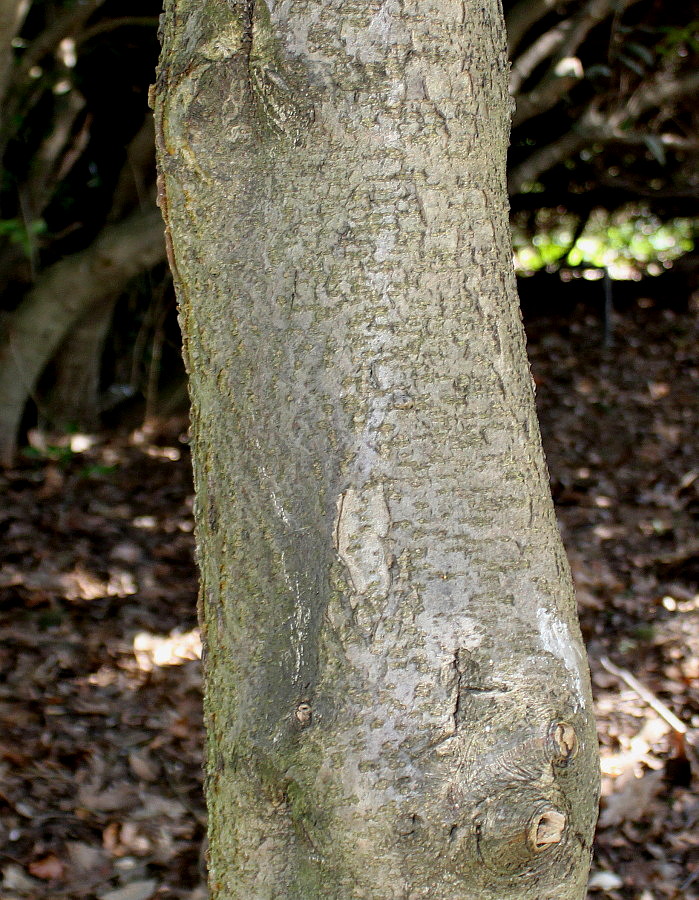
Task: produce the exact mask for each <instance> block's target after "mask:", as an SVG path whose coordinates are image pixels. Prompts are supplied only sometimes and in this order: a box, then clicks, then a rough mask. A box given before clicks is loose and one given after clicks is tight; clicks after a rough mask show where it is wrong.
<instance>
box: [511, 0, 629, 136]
mask: <svg viewBox="0 0 699 900" xmlns="http://www.w3.org/2000/svg"><path fill="white" fill-rule="evenodd" d="M638 2H639V0H621V5H620V4H619V3H618V2H616V0H589V2H588V3H587V4H586V6H585V7H584V8H583V9H582V10H580V12H579V13H578V14H577V15H576V16H574V17H573V18H571V19H570V20H568V21H567V22H563V23H561V25H560V26H557V27H560V29H561V31H562V36H561V40H560V44H559V48H558V50H557V52H556V56H555V57H554V59H553V61H552V63H551V66H550V68H549V69H548V71H547V72H546V74H545V75H544V76H543V77H542V79H541V81H540V82H539V83H538V84H537V85H536V87H534V88H533V89H532V90H531V91H528V92H527V93H526V94H524V95H521V96H520V97H518V98H517V111H516V112H515V116H514V121H513V127H517V126H518V125H521V124H522V123H523V122H526V121H527V120H528V119H531V118H533V117H534V116H538V115H541V113H544V112H547V111H548V110H549V109H552V108H553V107H554V106H555V105H556V103H558V101H559V100H560V99H561V98H562V97H563V96H565V94H567V93H568V91H569V90H570V89H571V88H572V87H573V85H574V84H575V83H576V82H577V81H578V80H579V78H580V77H581V75H582V66H580V63H579V62H578V66H580V72H579V74H578V73H577V72H576V73H575V74H573V75H569V74H567V71H566V72H561V68H560V66H561V63H563V62H564V61H565V60H567V59H572V58H573V57H575V55H576V53H577V51H578V49H579V47H580V45H581V44H582V43H583V41H584V40H585V38H586V37H587V36H588V34H589V33H590V32H591V31H592V29H593V28H595V27H597V25H599V24H600V23H601V22H603V21H604V20H605V19H606V18H607V17H608V16H609V15H610V14H611V13H612V12H614V13H616V14H617V15H620V14H621V13H622V12H623V11H624V10H626V9H627V8H628V7H629V6H632V5H633V4H634V3H638ZM554 30H555V29H554ZM554 38H555V35H552V36H551V40H554ZM544 58H545V57H544ZM528 64H529V63H526V65H528ZM518 65H519V63H515V70H517V68H518ZM568 68H570V67H568ZM530 73H531V70H530ZM521 83H522V82H521V81H520V82H519V84H520V85H521ZM510 93H515V91H514V90H512V89H511V90H510Z"/></svg>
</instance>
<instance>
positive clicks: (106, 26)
mask: <svg viewBox="0 0 699 900" xmlns="http://www.w3.org/2000/svg"><path fill="white" fill-rule="evenodd" d="M159 21H160V20H159V18H158V16H123V17H122V18H120V19H106V20H105V21H104V22H98V23H97V24H96V25H93V26H92V28H86V29H85V31H83V32H81V33H80V34H79V35H77V37H76V38H75V43H76V44H84V43H85V42H86V41H90V40H92V38H93V37H97V35H99V34H106V33H107V32H109V31H114V30H115V29H116V28H124V27H126V26H136V25H139V26H143V27H144V28H157V27H158V22H159Z"/></svg>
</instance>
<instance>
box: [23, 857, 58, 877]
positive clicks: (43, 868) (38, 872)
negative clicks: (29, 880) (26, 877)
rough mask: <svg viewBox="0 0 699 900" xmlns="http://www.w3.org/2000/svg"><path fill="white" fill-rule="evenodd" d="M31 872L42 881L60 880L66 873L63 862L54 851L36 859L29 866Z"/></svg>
mask: <svg viewBox="0 0 699 900" xmlns="http://www.w3.org/2000/svg"><path fill="white" fill-rule="evenodd" d="M27 869H28V870H29V874H30V875H33V876H34V877H35V878H41V879H42V881H60V880H61V879H62V878H63V877H64V875H65V866H64V864H63V862H62V861H61V860H60V859H59V858H58V857H57V856H56V855H55V854H53V853H49V854H48V856H42V857H41V858H40V859H35V860H33V861H32V862H30V863H29V865H28V866H27Z"/></svg>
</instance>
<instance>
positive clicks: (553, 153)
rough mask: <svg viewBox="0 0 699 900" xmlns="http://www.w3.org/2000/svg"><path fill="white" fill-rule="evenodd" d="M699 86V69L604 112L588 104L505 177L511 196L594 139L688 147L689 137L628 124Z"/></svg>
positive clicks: (644, 90) (645, 89) (644, 89)
mask: <svg viewBox="0 0 699 900" xmlns="http://www.w3.org/2000/svg"><path fill="white" fill-rule="evenodd" d="M698 89H699V72H691V73H689V74H688V75H686V76H684V77H683V78H679V79H675V80H673V81H663V82H656V84H655V85H648V84H647V83H646V84H644V85H640V86H639V87H638V89H637V91H636V93H635V95H634V98H633V99H632V101H631V102H629V103H627V104H624V105H623V106H619V107H618V108H616V109H615V110H613V111H611V112H609V113H607V115H603V114H602V113H601V112H600V111H599V109H598V108H597V107H596V106H595V105H594V104H591V105H590V106H589V107H588V108H587V109H586V111H585V112H584V113H583V115H582V116H581V117H580V118H579V119H578V121H577V122H576V123H574V124H573V126H572V127H571V129H570V130H569V131H567V132H566V133H565V134H564V135H563V136H562V137H560V138H559V139H558V140H556V141H552V142H551V143H550V144H547V145H546V146H545V147H541V148H540V149H538V150H536V151H535V152H534V153H532V154H531V156H530V157H529V158H528V159H526V160H525V161H524V162H522V163H520V165H518V166H517V167H516V168H515V169H513V170H512V172H511V173H510V176H509V179H508V189H509V191H510V194H511V195H514V194H519V193H520V192H521V191H522V190H523V188H524V187H525V186H526V185H527V184H532V183H533V182H535V181H536V180H537V178H538V177H539V176H540V175H541V174H542V173H543V172H547V171H548V170H549V169H552V168H553V167H554V166H555V165H558V164H559V163H561V162H563V160H565V159H568V158H570V157H571V156H572V155H573V154H574V153H577V152H578V151H580V150H582V148H583V147H586V146H588V145H589V144H592V143H594V142H595V141H606V142H609V143H611V142H618V143H625V144H643V143H646V144H648V143H650V142H651V141H660V142H661V143H662V144H663V145H664V146H667V147H674V148H678V149H684V148H688V149H691V148H692V147H693V145H694V142H693V140H692V139H686V138H683V137H681V136H680V135H674V134H670V133H667V134H654V133H653V132H651V131H645V132H644V131H639V130H638V129H631V128H629V127H628V126H629V125H630V124H631V123H632V122H633V121H634V119H637V118H640V116H642V115H643V114H644V113H647V112H648V111H649V110H650V109H652V108H653V107H654V106H658V105H659V104H660V103H663V104H669V103H673V102H675V101H676V100H679V99H681V98H682V97H687V96H691V95H693V94H694V93H696V91H697V90H698Z"/></svg>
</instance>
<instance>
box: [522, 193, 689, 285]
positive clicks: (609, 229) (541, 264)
mask: <svg viewBox="0 0 699 900" xmlns="http://www.w3.org/2000/svg"><path fill="white" fill-rule="evenodd" d="M696 226H697V223H696V221H695V220H694V219H686V218H675V219H670V220H669V221H667V222H662V221H660V219H658V218H657V217H656V216H654V215H653V214H652V213H651V212H650V211H649V210H648V209H646V208H642V207H637V206H627V207H624V208H623V209H620V210H617V211H615V212H611V213H610V212H607V210H603V209H597V210H595V211H594V212H593V213H592V215H591V216H590V218H589V219H588V221H587V223H586V225H585V227H584V229H583V230H582V232H581V233H579V234H577V233H576V229H577V228H578V222H577V219H576V217H575V216H573V215H572V214H570V213H568V212H565V211H560V210H551V209H542V210H539V212H538V213H537V215H536V217H535V229H534V234H533V236H532V235H531V233H530V232H528V231H527V230H526V229H525V225H524V222H523V221H522V220H521V218H520V219H519V220H518V219H515V221H514V223H513V246H514V254H515V268H516V270H517V272H518V273H519V274H523V275H525V274H532V273H533V272H537V271H539V270H540V269H544V268H545V269H548V270H549V271H557V270H558V269H561V268H564V267H571V268H578V267H581V266H582V267H587V268H591V269H600V270H606V271H607V272H608V273H609V275H610V276H611V277H612V278H615V279H629V278H637V277H639V276H640V275H659V274H660V273H661V272H662V271H663V269H664V268H667V267H669V266H670V265H671V264H672V261H673V260H675V259H677V258H679V257H680V256H682V255H683V254H685V253H688V252H689V251H691V250H693V249H694V234H695V231H696Z"/></svg>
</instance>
